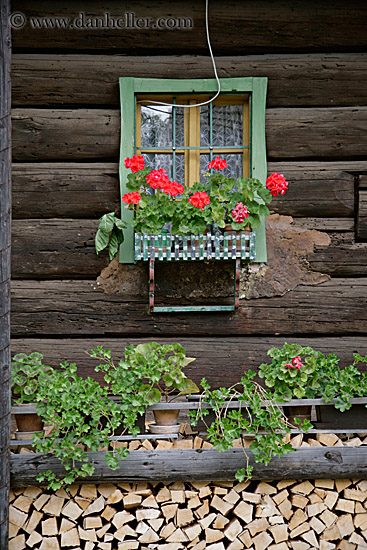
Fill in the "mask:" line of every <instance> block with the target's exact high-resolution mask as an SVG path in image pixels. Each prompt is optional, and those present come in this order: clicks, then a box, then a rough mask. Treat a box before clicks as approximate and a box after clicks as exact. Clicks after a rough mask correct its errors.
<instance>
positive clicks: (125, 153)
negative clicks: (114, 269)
mask: <svg viewBox="0 0 367 550" xmlns="http://www.w3.org/2000/svg"><path fill="white" fill-rule="evenodd" d="M267 81H268V79H267V78H266V77H244V78H221V79H220V83H221V92H222V93H237V94H248V95H249V97H250V177H253V178H258V179H259V180H260V181H262V182H264V184H265V180H266V175H267V170H266V147H265V104H266V89H267ZM119 84H120V103H121V142H120V162H119V176H120V200H121V217H122V219H123V220H124V221H126V222H128V221H129V220H130V219H131V218H132V216H133V212H132V211H131V210H127V209H126V208H124V204H123V203H122V196H123V195H124V194H125V193H126V192H127V189H126V181H127V176H128V174H129V173H130V171H129V169H127V168H125V164H124V159H125V158H126V157H131V156H132V155H134V154H136V152H137V151H136V139H135V111H136V96H138V95H139V94H157V95H159V94H191V93H192V94H193V95H195V94H196V95H197V94H208V93H209V94H213V95H214V94H215V93H216V91H217V87H218V85H217V82H216V80H215V79H185V80H181V79H160V78H135V77H121V78H120V79H119ZM266 260H267V255H266V234H265V219H263V220H262V221H261V225H260V227H259V228H258V229H256V260H255V261H256V262H266ZM119 261H120V263H128V264H133V263H135V260H134V230H133V228H132V227H131V226H130V225H128V226H127V228H126V229H125V230H124V242H123V243H122V244H121V246H120V254H119Z"/></svg>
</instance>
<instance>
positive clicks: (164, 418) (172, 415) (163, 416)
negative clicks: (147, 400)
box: [153, 409, 180, 426]
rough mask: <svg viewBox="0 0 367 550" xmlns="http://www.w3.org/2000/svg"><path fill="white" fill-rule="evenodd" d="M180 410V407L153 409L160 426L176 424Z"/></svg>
mask: <svg viewBox="0 0 367 550" xmlns="http://www.w3.org/2000/svg"><path fill="white" fill-rule="evenodd" d="M179 412H180V411H179V409H162V410H153V414H154V418H155V422H156V424H157V425H159V426H174V425H176V424H177V419H178V415H179Z"/></svg>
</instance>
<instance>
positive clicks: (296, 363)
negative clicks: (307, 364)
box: [284, 355, 303, 370]
mask: <svg viewBox="0 0 367 550" xmlns="http://www.w3.org/2000/svg"><path fill="white" fill-rule="evenodd" d="M284 366H285V367H288V368H289V369H298V370H301V367H303V364H302V363H301V358H300V356H299V355H297V357H295V358H294V359H292V361H291V362H290V363H286V364H285V365H284Z"/></svg>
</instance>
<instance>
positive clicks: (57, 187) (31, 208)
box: [13, 162, 348, 219]
mask: <svg viewBox="0 0 367 550" xmlns="http://www.w3.org/2000/svg"><path fill="white" fill-rule="evenodd" d="M343 187H344V186H343ZM345 192H346V193H347V194H348V191H347V190H346V189H345ZM119 209H120V187H119V182H118V165H117V163H104V164H102V163H93V164H90V163H85V164H84V163H83V164H80V163H57V162H55V163H51V164H50V163H37V164H34V163H29V164H14V166H13V219H14V218H21V219H26V218H90V219H94V218H99V217H100V216H102V215H103V214H105V213H106V212H110V211H113V210H115V211H116V212H117V211H118V210H119Z"/></svg>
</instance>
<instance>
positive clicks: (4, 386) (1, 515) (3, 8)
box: [0, 0, 11, 549]
mask: <svg viewBox="0 0 367 550" xmlns="http://www.w3.org/2000/svg"><path fill="white" fill-rule="evenodd" d="M9 15H10V2H9V1H8V0H3V1H2V2H1V3H0V228H1V231H0V547H1V548H4V549H6V548H7V547H8V533H9V530H8V523H9V507H8V502H9V487H10V474H9V460H10V450H9V443H10V330H9V329H10V299H9V298H10V225H11V221H10V220H11V121H10V99H11V98H10V88H11V78H10V58H11V32H10V26H9Z"/></svg>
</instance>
